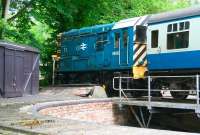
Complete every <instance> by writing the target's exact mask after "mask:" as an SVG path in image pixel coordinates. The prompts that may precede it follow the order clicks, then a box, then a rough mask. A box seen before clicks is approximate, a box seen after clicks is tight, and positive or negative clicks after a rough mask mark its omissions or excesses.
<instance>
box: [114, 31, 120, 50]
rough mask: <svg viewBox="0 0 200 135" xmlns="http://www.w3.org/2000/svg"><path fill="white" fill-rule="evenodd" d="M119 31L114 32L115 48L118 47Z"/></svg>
mask: <svg viewBox="0 0 200 135" xmlns="http://www.w3.org/2000/svg"><path fill="white" fill-rule="evenodd" d="M119 42H120V33H115V48H119Z"/></svg>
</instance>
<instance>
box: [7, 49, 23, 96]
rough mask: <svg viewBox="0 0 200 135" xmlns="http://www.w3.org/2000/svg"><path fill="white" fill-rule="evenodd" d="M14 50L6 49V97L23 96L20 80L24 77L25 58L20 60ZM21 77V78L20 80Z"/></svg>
mask: <svg viewBox="0 0 200 135" xmlns="http://www.w3.org/2000/svg"><path fill="white" fill-rule="evenodd" d="M19 59H21V58H18V56H17V55H16V52H15V51H14V50H9V49H6V50H5V90H4V92H5V95H4V96H5V97H18V96H22V92H21V91H22V90H21V89H20V86H17V85H19V80H20V79H21V78H23V72H21V69H22V68H23V62H22V61H23V58H22V60H19ZM18 79H19V80H18Z"/></svg>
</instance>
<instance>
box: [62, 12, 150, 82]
mask: <svg viewBox="0 0 200 135" xmlns="http://www.w3.org/2000/svg"><path fill="white" fill-rule="evenodd" d="M147 20H148V16H142V17H136V18H131V19H126V20H122V21H119V22H116V23H111V24H105V25H96V26H92V27H86V28H81V29H72V30H70V31H68V32H64V33H62V35H61V59H60V68H59V70H60V72H61V73H62V74H63V75H64V78H63V79H62V80H65V81H66V82H65V83H67V82H69V81H71V80H73V81H80V82H83V81H85V80H86V81H90V82H91V81H94V82H95V83H96V82H99V83H101V84H105V83H106V84H111V85H112V82H111V81H112V78H113V76H114V74H115V73H123V74H124V73H125V74H131V73H132V68H133V65H135V66H137V65H139V64H140V65H143V66H144V67H146V64H147V61H146V25H147ZM105 80H106V81H105ZM70 83H71V82H70Z"/></svg>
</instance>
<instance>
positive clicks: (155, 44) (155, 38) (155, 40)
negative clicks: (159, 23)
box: [151, 30, 159, 48]
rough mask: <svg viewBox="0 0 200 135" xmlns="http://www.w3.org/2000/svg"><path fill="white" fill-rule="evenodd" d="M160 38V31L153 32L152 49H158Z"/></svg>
mask: <svg viewBox="0 0 200 135" xmlns="http://www.w3.org/2000/svg"><path fill="white" fill-rule="evenodd" d="M158 37H159V31H158V30H153V31H151V48H157V47H158Z"/></svg>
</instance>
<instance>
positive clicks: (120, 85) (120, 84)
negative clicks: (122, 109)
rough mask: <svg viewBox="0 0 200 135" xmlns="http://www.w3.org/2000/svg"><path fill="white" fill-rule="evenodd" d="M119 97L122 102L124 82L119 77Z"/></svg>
mask: <svg viewBox="0 0 200 135" xmlns="http://www.w3.org/2000/svg"><path fill="white" fill-rule="evenodd" d="M119 97H120V101H121V98H122V80H121V76H120V77H119Z"/></svg>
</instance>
